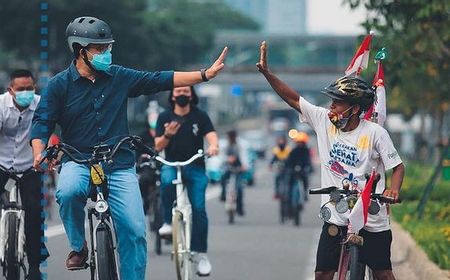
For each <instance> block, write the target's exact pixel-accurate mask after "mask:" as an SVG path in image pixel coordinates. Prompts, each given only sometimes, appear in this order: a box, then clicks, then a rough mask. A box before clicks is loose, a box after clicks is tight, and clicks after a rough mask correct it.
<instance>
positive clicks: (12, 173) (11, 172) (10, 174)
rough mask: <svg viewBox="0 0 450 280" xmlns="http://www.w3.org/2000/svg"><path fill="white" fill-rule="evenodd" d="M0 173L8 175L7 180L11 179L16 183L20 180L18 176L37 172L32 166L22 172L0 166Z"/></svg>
mask: <svg viewBox="0 0 450 280" xmlns="http://www.w3.org/2000/svg"><path fill="white" fill-rule="evenodd" d="M0 171H3V172H4V173H6V174H7V175H8V177H9V178H12V179H14V180H16V181H17V180H20V178H21V177H19V176H18V175H25V174H27V173H29V172H38V171H37V170H36V169H34V168H33V166H31V167H30V168H27V169H25V170H24V171H20V172H17V171H14V170H11V169H7V168H6V167H4V166H3V165H0Z"/></svg>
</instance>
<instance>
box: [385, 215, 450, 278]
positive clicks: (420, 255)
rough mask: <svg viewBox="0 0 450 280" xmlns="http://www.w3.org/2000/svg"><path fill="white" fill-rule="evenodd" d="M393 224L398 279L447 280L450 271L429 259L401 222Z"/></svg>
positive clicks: (393, 248)
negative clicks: (402, 226)
mask: <svg viewBox="0 0 450 280" xmlns="http://www.w3.org/2000/svg"><path fill="white" fill-rule="evenodd" d="M391 226H392V235H393V242H392V250H391V251H392V257H391V260H392V267H393V270H394V274H395V277H396V279H397V280H425V279H427V280H428V279H430V280H446V279H450V272H449V271H444V270H442V269H440V268H439V267H438V266H437V265H436V264H434V263H433V262H431V261H430V260H429V259H428V256H427V255H426V254H425V252H424V251H423V250H422V249H421V248H420V247H419V246H418V245H417V244H416V242H415V241H414V239H413V238H412V237H411V235H410V234H409V233H408V232H406V231H405V230H404V229H402V228H401V226H400V225H399V224H397V223H396V222H394V221H391Z"/></svg>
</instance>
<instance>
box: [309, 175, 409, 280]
mask: <svg viewBox="0 0 450 280" xmlns="http://www.w3.org/2000/svg"><path fill="white" fill-rule="evenodd" d="M368 177H369V176H368V175H367V174H366V179H368ZM379 179H380V177H379V174H378V176H377V177H376V178H375V180H374V183H373V187H372V190H373V191H372V194H371V196H370V198H371V203H370V206H369V213H370V214H372V215H375V214H377V213H378V212H379V211H380V203H389V204H394V203H400V202H401V200H400V199H398V200H394V199H393V198H392V197H387V196H383V195H382V194H376V193H375V189H376V183H377V182H378V180H379ZM309 194H313V195H314V194H328V195H329V196H330V200H329V201H328V202H327V203H325V204H324V205H322V207H321V210H320V213H319V217H320V218H321V219H322V220H323V221H324V222H326V223H327V222H328V220H329V219H330V218H331V210H330V209H329V208H328V204H330V205H334V207H335V208H336V211H337V212H338V213H345V212H347V211H348V210H350V211H351V210H352V209H353V206H354V205H355V203H356V201H357V195H358V194H359V192H358V191H357V190H350V189H349V188H348V185H347V186H344V185H343V189H338V188H337V187H336V186H332V187H328V188H318V189H311V190H309ZM339 233H340V228H339V227H338V226H336V225H334V224H329V227H328V234H330V235H331V236H336V235H338V234H339ZM341 237H342V242H341V253H340V257H339V266H338V271H337V273H338V280H345V279H350V280H363V279H368V280H373V279H375V278H374V276H373V273H372V271H371V270H370V268H369V267H367V269H366V266H365V265H364V264H362V263H360V262H359V261H358V253H359V247H361V246H362V245H363V243H364V239H363V237H361V236H359V235H358V234H355V233H351V234H349V233H348V232H341Z"/></svg>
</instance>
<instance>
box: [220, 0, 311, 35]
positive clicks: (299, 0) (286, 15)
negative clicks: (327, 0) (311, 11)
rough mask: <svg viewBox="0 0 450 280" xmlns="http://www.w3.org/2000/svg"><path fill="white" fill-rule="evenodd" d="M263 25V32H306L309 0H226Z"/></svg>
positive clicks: (286, 33) (299, 33)
mask: <svg viewBox="0 0 450 280" xmlns="http://www.w3.org/2000/svg"><path fill="white" fill-rule="evenodd" d="M224 1H225V3H227V4H228V5H230V6H231V7H233V8H235V9H236V10H238V11H240V12H241V13H243V14H245V15H247V16H249V17H251V18H252V19H253V20H255V21H256V22H258V23H259V24H260V25H261V32H262V33H265V34H278V35H302V34H306V32H307V26H306V20H307V7H306V2H307V0H283V1H279V0H224Z"/></svg>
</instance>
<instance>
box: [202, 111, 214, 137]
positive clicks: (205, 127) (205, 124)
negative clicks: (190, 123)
mask: <svg viewBox="0 0 450 280" xmlns="http://www.w3.org/2000/svg"><path fill="white" fill-rule="evenodd" d="M200 112H201V120H202V134H203V135H206V134H208V133H210V132H211V131H215V129H214V126H213V124H212V122H211V119H210V118H209V116H208V114H206V113H205V112H203V111H200Z"/></svg>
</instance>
